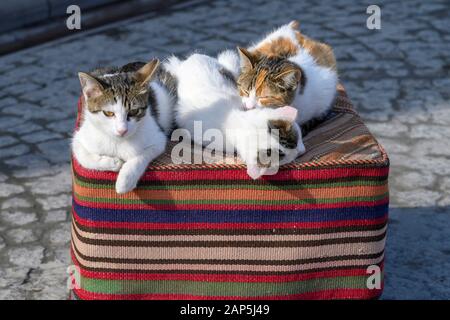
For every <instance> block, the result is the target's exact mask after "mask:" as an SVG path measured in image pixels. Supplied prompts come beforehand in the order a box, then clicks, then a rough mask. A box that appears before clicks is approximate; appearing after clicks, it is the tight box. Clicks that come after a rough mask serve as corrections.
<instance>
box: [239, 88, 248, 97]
mask: <svg viewBox="0 0 450 320" xmlns="http://www.w3.org/2000/svg"><path fill="white" fill-rule="evenodd" d="M240 90H241V96H242V95H245V96H248V94H249V92H248V90H245V89H242V88H241V89H240Z"/></svg>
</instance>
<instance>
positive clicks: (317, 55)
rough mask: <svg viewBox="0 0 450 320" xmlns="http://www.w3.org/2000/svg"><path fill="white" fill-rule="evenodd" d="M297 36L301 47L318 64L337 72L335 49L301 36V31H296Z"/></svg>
mask: <svg viewBox="0 0 450 320" xmlns="http://www.w3.org/2000/svg"><path fill="white" fill-rule="evenodd" d="M296 36H297V40H298V42H299V43H300V45H301V46H302V47H303V48H305V49H306V50H307V51H308V52H309V54H311V56H313V58H314V59H315V60H316V62H317V64H319V65H321V66H324V67H328V68H330V69H332V70H337V66H336V58H335V56H334V53H333V49H332V48H331V47H330V46H329V45H327V44H325V43H323V42H319V41H316V40H313V39H311V38H309V37H307V36H305V35H303V34H301V33H300V32H299V31H296Z"/></svg>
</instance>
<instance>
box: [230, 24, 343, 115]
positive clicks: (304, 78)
mask: <svg viewBox="0 0 450 320" xmlns="http://www.w3.org/2000/svg"><path fill="white" fill-rule="evenodd" d="M238 51H239V55H240V61H241V64H240V75H239V77H238V79H237V83H238V88H239V94H240V96H241V97H242V102H243V104H244V106H245V108H247V109H252V108H255V107H283V106H287V105H291V106H293V107H295V108H297V109H298V110H299V117H298V119H297V121H298V123H299V124H304V123H306V122H307V121H309V120H311V119H315V118H318V117H320V116H322V115H324V114H326V113H327V112H328V111H329V110H330V108H331V107H332V102H333V100H334V97H335V95H336V85H337V82H338V75H337V67H336V59H335V57H334V54H333V50H332V49H331V47H330V46H328V45H326V44H324V43H321V42H318V41H315V40H312V39H310V38H308V37H307V36H305V35H303V34H301V33H300V31H299V30H298V22H296V21H293V22H291V23H289V24H287V25H284V26H282V27H280V28H278V29H277V30H275V31H273V32H272V33H270V34H268V35H267V36H266V37H265V38H264V39H263V40H261V41H260V42H258V43H257V44H256V45H253V46H251V47H250V48H248V49H244V48H238Z"/></svg>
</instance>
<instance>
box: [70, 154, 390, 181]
mask: <svg viewBox="0 0 450 320" xmlns="http://www.w3.org/2000/svg"><path fill="white" fill-rule="evenodd" d="M72 161H73V166H74V169H75V171H76V172H77V173H78V174H79V175H81V176H83V177H85V178H88V179H89V178H91V179H100V180H116V178H117V173H116V172H109V171H94V170H88V169H85V168H83V167H81V166H80V164H79V163H78V162H77V161H76V159H75V158H72ZM388 171H389V168H388V167H379V168H335V169H320V168H312V169H311V168H300V169H290V170H280V171H279V172H278V173H277V174H276V175H273V176H263V177H262V178H261V179H263V180H269V181H270V180H299V179H330V178H342V177H348V176H369V177H378V176H385V175H387V174H388ZM141 179H142V180H146V181H152V180H164V181H173V180H176V181H190V180H236V179H239V180H249V181H252V179H251V178H250V177H249V176H248V174H247V172H246V170H244V169H243V168H236V169H216V170H208V169H204V170H196V169H185V170H176V171H160V170H149V171H146V172H145V174H144V175H143V177H142V178H141Z"/></svg>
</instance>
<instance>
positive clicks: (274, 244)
mask: <svg viewBox="0 0 450 320" xmlns="http://www.w3.org/2000/svg"><path fill="white" fill-rule="evenodd" d="M74 231H75V234H76V235H77V237H78V239H79V240H80V241H82V242H84V243H86V244H93V245H98V246H112V247H146V248H150V247H165V248H166V247H172V248H190V247H209V248H211V247H215V248H217V247H239V248H257V247H262V248H289V247H298V248H304V247H316V246H323V245H331V244H343V243H366V242H375V241H380V240H382V239H384V237H385V235H386V231H385V232H383V233H382V234H380V235H376V236H368V237H364V236H360V237H348V238H336V239H320V240H306V241H133V240H131V241H126V240H102V239H90V238H85V237H83V236H81V235H80V234H79V233H78V232H77V230H76V229H74Z"/></svg>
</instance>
